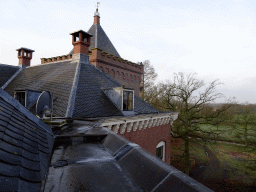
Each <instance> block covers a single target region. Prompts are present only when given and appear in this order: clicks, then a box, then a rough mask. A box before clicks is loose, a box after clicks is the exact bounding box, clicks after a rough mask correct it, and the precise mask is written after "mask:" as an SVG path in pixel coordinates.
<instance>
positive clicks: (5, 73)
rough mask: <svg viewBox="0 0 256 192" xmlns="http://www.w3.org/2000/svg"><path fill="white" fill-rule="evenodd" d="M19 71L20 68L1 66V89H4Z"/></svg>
mask: <svg viewBox="0 0 256 192" xmlns="http://www.w3.org/2000/svg"><path fill="white" fill-rule="evenodd" d="M19 69H20V67H19V66H13V65H4V64H0V87H2V86H3V85H4V84H5V83H6V82H7V81H8V80H9V79H10V78H11V77H12V76H13V75H14V74H15V73H16V72H17V71H18V70H19Z"/></svg>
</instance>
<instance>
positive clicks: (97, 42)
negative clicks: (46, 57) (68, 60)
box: [69, 24, 121, 57]
mask: <svg viewBox="0 0 256 192" xmlns="http://www.w3.org/2000/svg"><path fill="white" fill-rule="evenodd" d="M88 33H90V34H91V35H93V36H92V38H91V45H90V47H89V50H90V51H91V48H100V49H102V51H105V52H108V53H110V54H113V55H115V56H117V57H121V56H120V55H119V53H118V52H117V50H116V48H115V47H114V45H113V44H112V42H111V41H110V39H109V38H108V36H107V34H106V33H105V31H104V30H103V28H102V27H101V25H100V24H93V25H92V26H91V28H90V29H89V30H88ZM69 54H73V49H72V50H71V51H70V52H69Z"/></svg>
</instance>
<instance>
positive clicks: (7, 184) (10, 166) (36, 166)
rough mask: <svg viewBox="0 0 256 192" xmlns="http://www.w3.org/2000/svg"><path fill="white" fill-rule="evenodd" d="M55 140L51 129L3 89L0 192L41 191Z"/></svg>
mask: <svg viewBox="0 0 256 192" xmlns="http://www.w3.org/2000/svg"><path fill="white" fill-rule="evenodd" d="M53 143H54V137H53V133H52V131H51V128H50V127H49V126H47V125H46V124H44V123H43V122H42V121H41V120H39V119H38V118H37V117H35V116H34V115H33V114H31V113H30V112H29V111H28V110H27V109H26V108H25V107H23V106H22V105H21V104H20V103H19V102H18V101H16V100H15V99H14V98H13V97H11V96H10V95H8V94H7V93H6V92H5V91H3V89H1V88H0V191H40V188H41V186H42V182H43V181H44V180H45V176H46V175H47V173H48V168H49V163H50V158H51V152H52V148H53Z"/></svg>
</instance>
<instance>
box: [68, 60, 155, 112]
mask: <svg viewBox="0 0 256 192" xmlns="http://www.w3.org/2000/svg"><path fill="white" fill-rule="evenodd" d="M80 65H81V68H80V75H79V81H78V86H77V92H76V99H75V107H74V111H73V117H103V116H104V117H108V116H115V115H120V116H122V113H121V112H120V111H119V110H118V109H117V108H116V107H115V105H114V104H113V103H112V101H110V100H109V98H108V97H107V96H106V95H105V93H104V92H103V91H102V88H111V87H121V86H122V85H121V84H119V83H118V82H116V81H115V80H113V79H112V78H111V77H110V76H108V75H107V74H105V73H104V72H102V71H101V70H100V69H98V68H97V67H95V66H94V65H92V64H90V63H87V64H85V63H81V64H80ZM134 102H135V103H134V111H135V113H137V114H146V113H158V111H157V110H156V109H154V108H153V107H151V106H150V105H148V104H147V103H146V102H144V101H142V100H141V99H140V98H139V97H137V96H136V95H134Z"/></svg>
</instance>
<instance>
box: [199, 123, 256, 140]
mask: <svg viewBox="0 0 256 192" xmlns="http://www.w3.org/2000/svg"><path fill="white" fill-rule="evenodd" d="M200 128H201V129H202V130H205V131H212V132H214V133H217V134H218V137H217V140H222V141H228V142H236V143H244V141H245V137H244V128H243V127H242V126H240V127H237V128H233V127H231V126H229V125H219V126H213V125H201V126H200ZM205 137H206V138H208V139H214V137H213V136H208V137H207V136H205ZM247 139H248V140H249V142H250V143H253V144H255V143H256V141H255V140H256V127H253V126H250V125H249V126H248V137H247Z"/></svg>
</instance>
